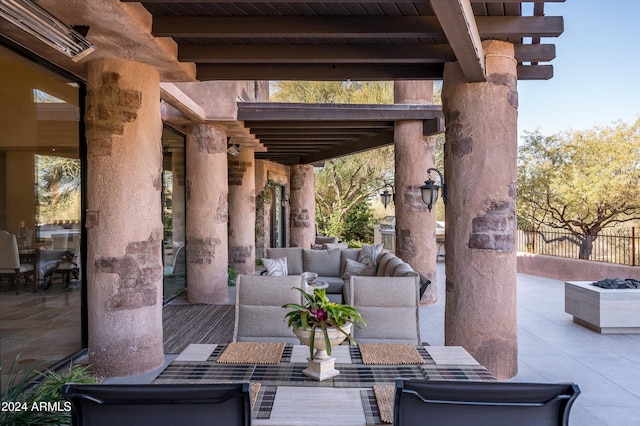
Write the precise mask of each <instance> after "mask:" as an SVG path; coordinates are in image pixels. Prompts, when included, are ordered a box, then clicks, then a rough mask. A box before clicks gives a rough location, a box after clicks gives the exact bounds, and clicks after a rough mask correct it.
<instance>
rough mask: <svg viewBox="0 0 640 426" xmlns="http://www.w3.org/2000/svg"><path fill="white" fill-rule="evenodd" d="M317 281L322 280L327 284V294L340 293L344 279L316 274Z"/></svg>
mask: <svg viewBox="0 0 640 426" xmlns="http://www.w3.org/2000/svg"><path fill="white" fill-rule="evenodd" d="M318 281H324V282H325V283H327V284H329V287H328V288H327V294H329V293H331V294H335V293H338V294H342V288H343V287H344V280H343V279H342V278H340V277H326V276H320V275H319V276H318Z"/></svg>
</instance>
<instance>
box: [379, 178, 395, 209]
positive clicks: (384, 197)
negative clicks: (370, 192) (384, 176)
mask: <svg viewBox="0 0 640 426" xmlns="http://www.w3.org/2000/svg"><path fill="white" fill-rule="evenodd" d="M387 186H388V187H389V188H391V193H389V190H388V189H387ZM392 199H393V202H394V203H395V202H396V194H394V193H393V187H392V186H391V185H389V184H387V185H386V186H385V188H384V191H382V192H381V193H380V201H382V205H383V206H384V208H385V210H386V209H387V206H388V205H389V203H390V202H391V200H392Z"/></svg>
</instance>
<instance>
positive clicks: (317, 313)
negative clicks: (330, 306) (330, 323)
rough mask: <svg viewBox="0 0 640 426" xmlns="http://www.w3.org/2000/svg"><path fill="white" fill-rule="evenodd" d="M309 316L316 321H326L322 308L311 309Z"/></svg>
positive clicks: (325, 313)
mask: <svg viewBox="0 0 640 426" xmlns="http://www.w3.org/2000/svg"><path fill="white" fill-rule="evenodd" d="M310 311H311V315H312V316H313V317H314V318H315V319H316V320H317V321H324V320H326V319H327V311H325V310H324V309H322V308H317V309H316V308H311V310H310Z"/></svg>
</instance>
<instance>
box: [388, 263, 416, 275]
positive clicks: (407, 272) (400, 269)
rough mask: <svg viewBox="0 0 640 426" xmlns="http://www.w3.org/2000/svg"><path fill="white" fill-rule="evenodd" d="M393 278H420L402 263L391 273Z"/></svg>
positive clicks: (408, 266)
mask: <svg viewBox="0 0 640 426" xmlns="http://www.w3.org/2000/svg"><path fill="white" fill-rule="evenodd" d="M393 276H394V277H418V276H420V275H419V274H418V273H417V272H416V271H415V270H414V269H413V268H412V267H411V265H409V264H408V263H406V262H402V263H401V264H400V265H398V266H397V267H396V269H395V270H394V271H393Z"/></svg>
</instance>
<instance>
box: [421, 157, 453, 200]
mask: <svg viewBox="0 0 640 426" xmlns="http://www.w3.org/2000/svg"><path fill="white" fill-rule="evenodd" d="M431 172H436V173H437V174H438V177H439V178H440V182H435V181H434V180H433V179H431ZM427 174H428V176H427V180H426V181H425V182H424V185H422V186H420V192H421V193H422V202H423V203H425V204H426V205H427V208H428V209H429V211H431V209H432V208H433V205H434V204H435V203H436V201H438V190H439V189H440V188H442V202H444V203H445V204H447V187H446V186H445V184H444V177H442V173H440V172H439V171H438V169H434V168H433V167H432V168H429V169H427Z"/></svg>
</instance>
